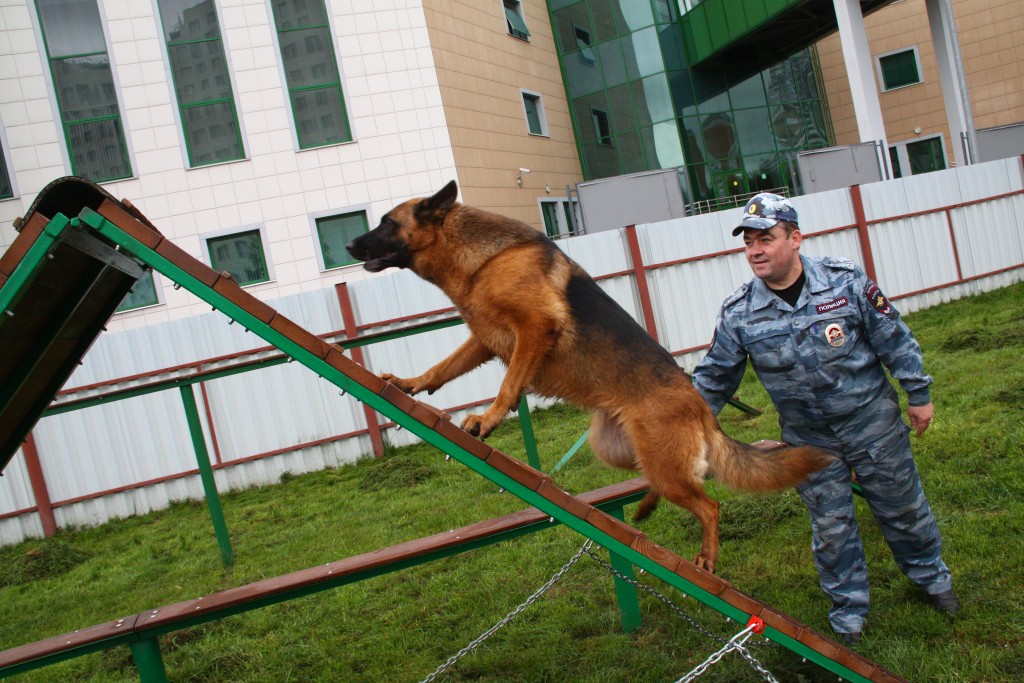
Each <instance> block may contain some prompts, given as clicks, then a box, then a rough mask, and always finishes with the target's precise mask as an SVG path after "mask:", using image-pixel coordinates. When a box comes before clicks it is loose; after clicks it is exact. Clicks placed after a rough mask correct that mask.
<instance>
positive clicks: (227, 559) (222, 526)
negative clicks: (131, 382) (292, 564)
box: [179, 385, 235, 566]
mask: <svg viewBox="0 0 1024 683" xmlns="http://www.w3.org/2000/svg"><path fill="white" fill-rule="evenodd" d="M179 390H180V391H181V402H182V403H183V404H184V406H185V418H186V419H187V420H188V431H189V434H191V436H192V448H193V449H195V452H196V461H197V462H198V463H199V478H200V479H202V481H203V492H204V493H205V494H206V505H207V507H209V508H210V517H211V518H212V519H213V531H214V533H215V534H216V535H217V545H218V546H220V556H221V559H223V560H224V564H225V565H227V566H231V565H232V564H234V563H235V556H234V551H233V550H232V549H231V537H230V536H229V535H228V525H227V522H225V521H224V509H223V508H222V507H221V505H220V494H219V493H217V482H216V481H215V480H214V478H213V467H211V466H210V452H209V451H208V450H207V448H206V437H205V436H204V435H203V425H202V423H201V422H200V421H199V408H197V407H196V396H195V394H194V393H192V385H187V386H183V387H179Z"/></svg>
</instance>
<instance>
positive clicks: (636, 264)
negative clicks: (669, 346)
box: [626, 225, 658, 341]
mask: <svg viewBox="0 0 1024 683" xmlns="http://www.w3.org/2000/svg"><path fill="white" fill-rule="evenodd" d="M626 242H628V243H629V258H630V261H631V262H632V264H633V275H634V277H636V289H637V293H638V294H639V295H640V309H641V310H642V311H643V313H644V327H646V328H647V334H649V335H651V336H652V337H654V341H658V326H657V324H655V322H654V306H653V305H652V304H651V290H650V289H649V288H648V286H647V271H646V270H644V257H643V255H642V254H641V253H640V240H639V239H638V238H637V236H636V226H635V225H627V226H626Z"/></svg>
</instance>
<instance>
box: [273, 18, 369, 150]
mask: <svg viewBox="0 0 1024 683" xmlns="http://www.w3.org/2000/svg"><path fill="white" fill-rule="evenodd" d="M271 5H272V6H273V8H274V24H275V26H276V27H277V43H278V46H279V47H280V49H281V63H282V64H283V65H284V73H285V80H286V82H287V83H288V96H289V98H291V103H292V116H293V117H294V118H295V128H296V131H297V132H298V138H299V147H300V148H302V149H306V148H309V147H322V146H323V145H333V144H336V143H339V142H349V141H350V140H352V131H351V128H350V127H349V122H348V111H347V108H346V107H345V95H344V93H343V92H342V89H341V76H340V75H339V72H338V59H337V57H336V56H335V53H334V43H333V42H332V41H331V29H330V26H329V25H328V23H327V10H326V9H325V7H324V1H323V0H274V1H273V2H272V3H271Z"/></svg>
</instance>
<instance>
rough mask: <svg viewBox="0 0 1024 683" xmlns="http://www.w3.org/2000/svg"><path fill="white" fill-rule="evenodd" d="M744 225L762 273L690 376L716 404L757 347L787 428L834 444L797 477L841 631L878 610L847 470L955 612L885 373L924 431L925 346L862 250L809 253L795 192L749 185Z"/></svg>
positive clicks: (742, 291) (942, 606)
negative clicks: (819, 466)
mask: <svg viewBox="0 0 1024 683" xmlns="http://www.w3.org/2000/svg"><path fill="white" fill-rule="evenodd" d="M740 233H743V241H744V244H745V245H746V256H747V261H748V263H749V264H750V267H751V268H752V269H753V271H754V274H755V275H756V276H757V277H755V278H754V279H753V280H751V281H750V282H748V283H747V284H744V285H743V286H742V287H740V288H739V289H738V290H736V291H735V292H734V293H733V294H732V295H731V296H729V297H728V298H727V299H726V300H725V303H724V304H723V305H722V310H721V311H720V313H719V315H718V322H717V325H716V329H715V338H714V340H713V341H712V344H711V348H710V349H709V351H708V353H707V355H706V356H705V357H704V359H703V360H702V361H701V362H700V363H699V364H698V366H697V368H696V369H695V370H694V373H693V384H694V386H695V387H696V388H697V390H698V391H700V393H701V395H703V396H704V398H705V399H706V400H707V401H708V403H709V404H710V405H711V408H712V409H713V410H714V411H715V413H716V414H717V413H718V412H719V411H720V410H721V409H722V407H723V406H724V405H725V402H726V401H727V400H728V399H729V398H730V397H731V396H732V395H733V394H734V392H735V391H736V389H737V387H738V386H739V384H740V380H741V379H742V378H743V372H744V370H745V369H746V363H747V358H748V357H749V358H750V361H751V364H752V365H753V367H754V370H755V372H757V376H758V378H759V379H760V380H761V383H762V384H763V385H764V387H765V389H767V391H768V393H769V395H770V396H771V399H772V402H773V403H774V404H775V406H776V408H777V409H778V412H779V423H780V425H781V427H782V439H783V440H784V441H787V442H789V443H791V444H796V445H799V444H811V445H814V446H819V447H822V448H825V449H828V450H830V451H831V452H833V453H834V454H836V455H837V456H838V459H837V460H836V461H835V462H834V463H833V464H832V465H830V466H829V467H827V468H825V469H824V470H821V471H820V472H817V473H815V474H813V475H811V476H810V477H809V478H808V479H807V480H806V481H805V482H804V483H802V484H801V485H799V486H798V487H797V490H798V491H799V493H800V497H801V499H802V500H803V501H804V504H805V505H806V506H807V509H808V510H809V511H810V515H811V530H812V542H811V549H812V551H813V553H814V560H815V564H816V565H817V567H818V576H819V579H820V583H821V588H822V590H823V591H824V592H825V594H826V595H828V597H829V598H830V599H831V600H832V609H831V611H830V612H829V621H830V622H831V624H832V628H833V630H834V631H835V632H836V634H837V635H838V636H839V638H840V639H841V640H842V641H843V642H844V643H846V644H848V645H853V644H856V643H857V642H859V640H860V634H861V631H862V630H863V628H864V622H865V619H866V617H867V612H868V575H867V564H866V562H865V558H864V547H863V544H862V542H861V538H860V532H859V531H858V528H857V520H856V518H855V517H854V505H853V493H852V490H851V486H850V485H851V472H855V473H856V475H857V481H858V482H859V483H860V485H861V488H862V490H863V493H864V498H865V500H866V501H867V502H868V504H869V505H870V507H871V511H872V513H873V514H874V516H875V519H876V520H877V522H878V525H879V526H880V527H881V529H882V533H883V534H884V536H885V539H886V541H887V542H888V544H889V547H890V549H891V550H892V553H893V556H894V557H895V559H896V562H897V564H898V565H899V567H900V569H901V570H903V573H904V574H906V575H907V577H909V578H910V580H911V581H913V582H914V583H915V584H916V585H918V586H920V587H921V588H922V589H924V590H925V591H926V592H927V593H928V594H929V595H930V596H931V600H932V604H933V605H934V606H935V607H936V609H938V610H939V611H941V612H945V613H948V614H953V613H955V612H956V611H957V610H958V609H959V607H960V605H959V602H958V601H957V598H956V594H955V593H954V592H953V588H952V577H951V574H950V571H949V569H948V568H947V567H946V565H945V563H944V562H943V561H942V558H941V551H942V538H941V536H940V535H939V529H938V526H937V525H936V523H935V519H934V517H933V516H932V512H931V508H930V507H929V505H928V501H927V500H926V499H925V495H924V491H923V490H922V488H921V480H920V478H919V477H918V474H917V468H916V467H915V466H914V460H913V457H912V455H911V452H910V439H909V431H910V430H909V429H908V428H907V426H906V424H905V423H904V422H903V419H902V417H901V414H900V407H899V400H898V397H897V394H896V391H895V389H893V387H892V384H891V383H890V382H889V380H888V378H887V377H886V374H885V368H888V369H889V372H890V373H891V374H892V376H893V377H894V378H895V379H896V380H897V381H898V382H899V383H900V386H901V387H902V388H903V390H904V391H906V392H907V396H908V399H909V407H908V409H907V414H908V417H909V419H910V424H911V427H912V428H913V429H914V430H916V433H917V435H918V436H920V435H921V434H922V433H923V432H924V430H925V429H927V428H928V424H929V423H930V422H931V419H932V414H933V412H934V410H933V406H932V403H931V398H930V391H929V385H930V384H931V383H932V378H931V377H930V376H928V375H926V374H925V373H924V364H923V361H922V358H921V347H920V346H919V345H918V343H917V341H916V340H915V339H914V336H913V335H912V334H911V332H910V329H909V328H908V327H907V326H906V324H905V323H904V322H903V321H902V320H901V319H900V315H899V313H898V312H897V311H896V309H895V308H893V307H892V305H891V304H890V303H889V302H888V301H887V300H886V298H885V297H884V296H883V295H882V293H881V292H880V291H879V289H878V286H877V285H875V283H873V282H872V281H871V280H870V279H868V277H867V276H866V275H865V274H864V271H863V270H861V269H860V268H859V267H858V266H856V265H854V263H853V262H851V261H849V260H847V259H843V258H823V259H813V258H808V257H802V256H800V252H799V249H800V242H801V239H802V236H801V233H800V230H799V227H798V226H797V214H796V209H794V208H793V205H792V203H791V202H790V201H789V200H787V199H784V198H783V197H779V196H778V195H773V194H768V193H763V194H759V195H757V196H756V197H754V198H753V199H751V200H750V201H749V202H748V203H747V205H746V207H745V208H744V216H743V221H742V223H740V225H739V226H738V227H736V229H735V230H733V236H736V235H739V234H740ZM883 366H884V367H883Z"/></svg>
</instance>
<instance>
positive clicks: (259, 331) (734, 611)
mask: <svg viewBox="0 0 1024 683" xmlns="http://www.w3.org/2000/svg"><path fill="white" fill-rule="evenodd" d="M80 217H81V219H82V221H83V222H84V223H86V224H87V225H88V226H90V227H92V228H93V229H94V230H96V231H97V232H98V233H100V234H101V235H103V236H104V237H105V238H107V239H108V240H110V241H111V242H113V243H115V244H117V245H119V246H120V247H121V248H122V249H124V250H126V251H127V252H128V253H130V254H132V255H134V256H135V257H136V258H138V259H139V260H141V261H142V262H144V263H146V264H147V265H149V266H150V267H152V268H153V269H154V270H157V271H159V272H160V273H161V274H163V275H164V276H165V277H168V278H170V279H171V280H172V281H174V282H176V283H178V284H179V285H181V286H182V287H184V288H185V289H187V290H188V291H190V292H191V293H193V294H194V295H196V296H198V297H199V298H200V299H202V300H203V301H205V302H207V303H209V304H210V305H211V306H213V307H214V308H217V309H219V310H220V311H221V312H222V313H224V314H225V315H227V316H228V317H229V318H231V319H232V320H235V321H236V322H238V323H241V324H242V325H244V326H245V328H246V329H248V330H250V331H252V332H253V333H255V334H256V335H258V336H259V337H261V338H262V339H264V340H266V341H267V342H269V343H270V344H272V345H273V346H276V347H277V348H279V349H281V350H282V351H284V352H285V353H286V354H288V355H289V356H291V357H292V358H294V359H295V360H296V361H298V362H300V363H302V364H303V365H305V366H306V367H308V368H309V369H310V370H312V371H313V372H316V373H317V374H318V375H319V376H321V377H323V378H324V379H326V380H327V381H329V382H331V383H332V384H334V385H335V386H337V387H339V388H340V389H342V390H343V391H345V392H347V393H349V394H351V395H352V396H354V397H355V398H356V399H358V400H360V401H362V402H363V403H365V404H367V405H369V406H370V407H371V408H373V409H374V410H376V411H377V412H379V413H381V414H383V415H386V416H387V417H389V418H391V419H392V420H393V421H394V422H395V423H396V424H398V425H400V426H402V427H403V428H405V429H407V430H408V431H409V432H411V433H412V434H415V435H416V436H418V437H419V438H421V439H423V440H424V441H426V442H427V443H429V444H431V445H433V446H435V447H436V448H438V449H440V450H441V451H442V452H444V453H446V454H448V455H450V456H451V457H453V458H455V459H456V460H458V461H459V462H461V463H462V464H463V465H465V466H466V467H468V468H470V469H471V470H473V471H474V472H476V473H477V474H480V475H481V476H483V477H485V478H487V479H488V480H490V481H491V482H493V483H494V484H496V485H498V486H500V487H501V488H503V489H505V490H506V491H508V492H510V493H512V494H513V495H515V496H516V497H518V498H520V499H521V500H523V501H524V502H526V503H527V504H529V505H531V506H533V507H535V508H537V509H538V510H541V511H542V512H544V513H545V514H547V515H549V516H551V517H552V518H554V519H556V520H557V521H559V522H561V523H562V524H564V525H566V526H567V527H569V528H570V529H572V530H573V531H576V532H578V533H580V534H582V535H583V536H586V537H587V538H590V539H592V540H593V541H594V542H596V543H598V544H600V545H602V546H604V547H605V548H607V549H608V550H609V551H610V552H613V553H615V554H617V555H620V556H621V557H622V558H623V559H624V560H628V561H629V562H630V563H632V564H633V565H636V566H638V567H640V568H642V569H643V570H645V571H646V572H648V573H649V574H651V575H652V576H655V577H657V578H659V579H661V580H662V581H664V582H665V583H667V584H669V585H670V586H672V587H674V588H676V589H678V590H680V591H682V592H683V593H685V594H686V595H689V596H691V597H693V598H695V599H697V600H698V601H700V602H702V603H703V604H705V605H707V606H708V607H711V608H712V609H714V610H716V611H718V612H720V613H721V614H723V615H725V616H726V617H728V618H730V619H732V620H733V621H736V622H737V623H739V624H741V625H745V624H746V623H747V621H748V619H749V618H750V615H749V614H747V613H746V612H743V611H742V610H740V609H738V608H737V607H734V606H733V605H731V604H730V603H728V602H726V601H724V600H722V599H721V598H719V597H718V596H716V595H714V594H712V593H710V592H708V591H706V590H705V589H703V588H701V587H700V586H697V585H696V584H694V583H691V582H690V581H687V580H686V579H684V578H683V577H682V576H680V575H679V574H676V573H675V572H673V571H670V570H669V569H667V568H666V567H664V566H662V565H660V564H658V563H657V562H655V561H654V560H652V559H651V558H649V557H647V556H646V555H644V554H642V553H640V552H638V551H637V550H634V549H633V548H631V547H630V546H628V545H626V544H624V543H622V542H621V541H619V540H617V539H616V538H614V537H612V536H610V535H608V534H607V533H605V532H604V531H602V530H601V529H599V528H597V527H596V526H594V525H593V524H591V523H589V522H587V521H586V520H584V519H580V518H579V517H577V516H575V515H573V514H571V513H569V512H568V511H566V510H565V509H564V508H562V507H560V506H559V505H557V504H555V503H554V502H552V501H550V500H548V499H547V498H545V497H543V496H542V495H540V494H539V493H537V492H536V491H533V490H531V489H529V488H527V487H526V486H523V485H522V484H521V483H519V482H518V481H517V480H516V479H513V478H512V477H509V476H508V475H506V474H504V473H502V472H500V471H499V470H497V469H495V468H494V467H493V466H492V465H489V464H488V463H487V462H485V461H483V460H481V459H480V458H478V457H476V456H475V455H473V454H472V453H470V452H469V451H467V450H465V449H464V448H462V447H461V446H459V445H458V444H457V443H455V442H454V441H451V440H450V439H448V438H446V437H444V436H442V435H441V434H439V433H438V432H436V431H434V430H433V429H430V428H428V427H426V426H425V425H424V424H422V423H421V422H419V421H418V420H416V419H415V418H413V417H412V416H410V415H409V414H407V413H405V412H403V411H402V410H400V409H398V408H397V407H395V406H394V405H393V404H391V403H390V402H388V401H387V400H386V399H384V398H383V397H382V396H380V395H379V394H375V393H373V392H372V391H370V390H369V389H367V388H366V387H364V386H363V385H361V384H359V383H358V382H355V381H353V380H352V379H351V378H349V377H348V376H347V375H345V374H344V373H342V372H341V371H339V370H337V369H336V368H334V367H333V366H332V365H330V364H329V363H327V362H326V361H325V360H324V359H322V358H320V357H319V356H317V355H315V354H314V353H312V352H310V351H308V350H306V349H304V348H303V347H301V346H299V345H298V344H296V343H295V342H293V341H292V340H291V339H289V338H288V337H287V336H285V335H283V334H281V333H280V332H278V331H277V330H275V329H273V328H272V327H271V326H270V325H269V324H267V323H264V322H263V321H261V320H259V319H258V318H256V317H255V316H253V315H252V314H250V313H249V312H248V311H246V310H245V309H243V308H241V307H239V306H238V305H237V304H235V303H233V302H231V301H229V300H228V299H227V298H225V297H224V296H223V295H221V294H219V293H218V292H216V291H214V290H213V289H211V288H210V287H208V286H206V285H205V284H203V283H202V282H200V281H199V280H198V279H196V278H195V277H194V276H192V275H190V274H188V273H186V272H185V271H183V270H181V269H180V268H178V267H177V266H176V265H175V264H174V263H172V262H171V261H169V260H168V259H166V258H165V257H164V256H162V255H161V254H159V253H157V252H156V251H154V250H153V249H150V248H149V247H147V246H146V245H144V244H142V243H141V242H139V241H138V240H136V239H134V238H133V237H131V236H129V235H128V234H126V233H125V232H124V231H122V230H121V229H120V228H119V227H117V225H115V224H114V223H111V222H110V221H108V220H107V219H106V218H104V217H103V216H101V215H100V214H98V213H96V212H95V211H93V210H91V209H89V208H85V209H83V210H82V213H81V214H80ZM763 635H764V637H766V638H768V639H769V640H772V641H774V642H777V643H779V644H781V645H783V646H784V647H786V648H788V649H789V650H792V651H793V652H795V653H796V654H798V655H800V656H802V657H804V658H806V659H808V660H810V661H812V662H814V663H816V664H818V665H819V666H821V667H823V668H825V669H827V670H829V671H832V672H833V673H836V674H837V675H839V676H841V677H843V678H846V679H847V680H850V681H856V682H858V683H869V682H868V679H867V678H865V677H863V676H861V675H860V674H858V673H856V672H854V671H852V670H850V669H849V668H847V667H845V666H843V665H842V664H840V663H838V662H836V661H834V660H832V659H830V658H828V657H826V656H824V655H823V654H821V653H820V652H818V651H817V650H814V649H812V648H810V647H808V646H806V645H804V644H803V643H801V642H799V641H798V640H796V639H794V638H791V637H790V636H787V635H785V634H784V633H782V632H780V631H778V630H776V629H774V628H772V627H770V626H766V627H765V630H764V633H763Z"/></svg>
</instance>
